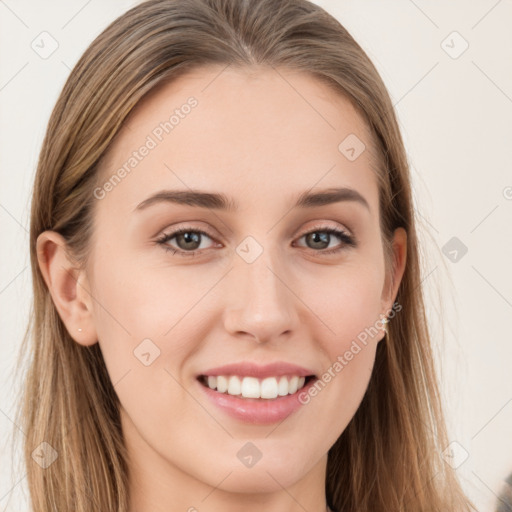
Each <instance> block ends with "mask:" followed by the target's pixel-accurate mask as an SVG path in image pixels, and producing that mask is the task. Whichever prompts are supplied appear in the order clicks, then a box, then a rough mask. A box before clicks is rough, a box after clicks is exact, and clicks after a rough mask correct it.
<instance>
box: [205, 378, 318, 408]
mask: <svg viewBox="0 0 512 512" xmlns="http://www.w3.org/2000/svg"><path fill="white" fill-rule="evenodd" d="M197 380H198V381H199V383H200V384H201V385H202V386H204V387H205V388H208V389H210V390H212V391H214V392H216V393H219V394H223V395H229V396H232V397H236V398H239V399H243V400H250V401H258V402H261V401H268V400H279V399H282V398H286V397H288V396H290V395H297V394H298V393H299V392H300V391H301V390H302V389H304V388H305V387H306V386H308V385H309V384H310V383H311V382H312V381H315V380H318V379H317V377H316V376H315V375H307V376H299V375H279V376H273V377H265V378H263V379H262V378H257V377H253V376H243V375H199V376H198V377H197Z"/></svg>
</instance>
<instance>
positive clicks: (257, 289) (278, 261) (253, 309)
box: [226, 236, 296, 341]
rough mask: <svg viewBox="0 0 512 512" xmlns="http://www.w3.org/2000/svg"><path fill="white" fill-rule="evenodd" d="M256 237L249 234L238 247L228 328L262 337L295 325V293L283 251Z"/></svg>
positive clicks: (227, 319) (271, 335)
mask: <svg viewBox="0 0 512 512" xmlns="http://www.w3.org/2000/svg"><path fill="white" fill-rule="evenodd" d="M270 238H271V237H268V236H267V237H266V239H265V240H266V242H267V246H266V247H265V246H264V245H263V244H260V243H259V242H258V241H257V240H256V239H255V238H253V237H247V238H246V239H244V240H243V241H242V242H241V243H240V244H239V245H238V247H237V248H236V252H237V254H236V255H235V259H234V268H233V270H232V271H231V272H230V277H229V279H230V285H229V291H228V294H229V295H230V300H229V301H228V302H229V306H228V311H227V317H226V328H227V329H228V330H229V331H231V332H232V333H233V334H234V333H236V332H245V333H249V334H251V335H253V336H254V337H256V338H257V339H258V340H259V341H264V340H265V339H270V338H273V337H277V336H279V335H281V334H282V333H284V332H287V331H289V330H292V329H294V328H295V317H296V312H295V310H294V300H295V297H294V294H293V293H292V292H291V291H290V289H289V288H288V286H287V284H286V281H287V274H288V273H287V272H286V270H285V263H284V260H283V258H282V256H283V255H282V254H280V253H279V252H278V251H277V252H276V251H273V250H272V249H271V247H270V242H269V240H270Z"/></svg>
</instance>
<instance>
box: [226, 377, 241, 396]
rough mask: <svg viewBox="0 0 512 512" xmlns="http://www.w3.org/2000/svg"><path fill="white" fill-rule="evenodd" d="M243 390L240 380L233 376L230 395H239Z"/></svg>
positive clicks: (229, 387)
mask: <svg viewBox="0 0 512 512" xmlns="http://www.w3.org/2000/svg"><path fill="white" fill-rule="evenodd" d="M241 390H242V384H241V382H240V379H239V378H238V377H236V376H235V375H233V376H232V377H229V385H228V395H239V394H240V393H241Z"/></svg>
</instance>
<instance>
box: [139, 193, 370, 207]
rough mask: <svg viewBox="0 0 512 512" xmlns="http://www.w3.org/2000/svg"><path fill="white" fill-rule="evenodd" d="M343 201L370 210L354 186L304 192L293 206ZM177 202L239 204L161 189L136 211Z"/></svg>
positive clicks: (213, 195) (222, 196) (221, 196)
mask: <svg viewBox="0 0 512 512" xmlns="http://www.w3.org/2000/svg"><path fill="white" fill-rule="evenodd" d="M343 201H354V202H356V203H359V204H361V205H363V206H364V207H365V208H367V209H368V210H369V211H370V205H369V204H368V201H367V200H366V199H365V198H364V197H363V196H362V195H361V194H360V193H359V192H358V191H357V190H354V189H352V188H347V187H341V188H328V189H325V190H320V191H318V192H310V191H306V192H303V193H302V194H301V195H300V196H299V198H298V199H297V201H296V203H295V205H294V206H293V208H314V207H318V206H324V205H327V204H333V203H339V202H343ZM162 202H163V203H175V204H183V205H187V206H195V207H199V208H209V209H212V210H222V211H227V212H236V211H237V210H238V204H237V202H236V201H234V200H233V199H231V198H229V197H228V196H226V195H225V194H222V193H214V192H203V191H200V190H160V191H158V192H156V193H155V194H152V195H151V196H149V197H148V198H147V199H145V200H144V201H142V202H141V203H139V204H138V205H137V206H136V207H135V209H134V211H140V210H144V209H146V208H148V207H149V206H151V205H154V204H158V203H162Z"/></svg>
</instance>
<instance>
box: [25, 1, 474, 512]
mask: <svg viewBox="0 0 512 512" xmlns="http://www.w3.org/2000/svg"><path fill="white" fill-rule="evenodd" d="M206 65H221V66H227V65H230V66H232V67H234V68H237V67H238V68H250V67H260V66H268V67H272V68H275V69H280V68H288V69H293V70H298V71H304V72H307V73H310V74H311V75H312V76H314V77H316V78H317V79H318V80H321V81H322V82H324V83H325V84H328V85H329V86H330V87H332V88H333V89H334V90H336V91H338V92H339V94H342V95H343V96H344V97H345V98H347V99H348V100H349V101H350V102H351V103H352V105H353V106H354V107H355V108H356V109H357V111H358V112H359V113H360V115H361V116H362V118H363V120H364V121H365V123H366V125H367V127H368V130H369V133H370V134H371V138H372V144H373V146H374V150H375V154H376V155H378V173H377V175H378V176H377V177H378V183H379V202H380V222H381V231H382V241H383V244H384V247H385V254H386V264H387V267H386V268H387V271H388V272H390V271H391V267H390V265H391V264H392V263H391V261H392V260H391V254H392V252H391V240H392V236H393V231H394V230H395V229H396V228H397V227H403V228H404V229H405V230H406V231H407V234H408V240H407V264H406V268H405V272H404V275H403V278H402V281H401V283H400V287H399V290H398V294H397V297H396V301H397V302H398V303H399V304H400V305H401V306H402V310H401V311H400V313H399V314H397V315H396V316H395V318H393V320H392V321H391V322H390V324H389V329H388V334H387V336H386V338H385V340H383V341H382V342H381V343H379V344H378V348H377V353H376V361H375V366H374V370H373V374H372V376H371V380H370V383H369V386H368V389H367V391H366V394H365V396H364V398H363V400H362V403H361V405H360V407H359V408H358V410H357V412H356V414H355V416H354V417H353V419H352V420H351V421H350V423H349V425H348V426H347V428H346V429H345V431H344V432H343V433H342V434H341V436H340V437H339V439H338V440H337V441H336V443H335V444H334V445H333V446H332V448H331V449H330V451H329V456H328V464H327V478H326V495H327V499H328V503H329V505H330V506H331V507H332V508H333V509H334V510H336V511H338V512H354V511H355V510H360V511H365V512H371V511H373V512H383V511H403V512H427V511H429V512H431V511H448V510H449V511H457V512H467V511H470V510H475V509H474V508H473V505H472V504H471V503H470V501H469V500H468V499H467V498H466V497H465V496H464V494H463V492H462V490H461V488H460V485H459V483H458V481H457V479H456V475H455V473H454V471H453V470H452V469H451V468H450V467H449V466H448V465H447V464H445V462H444V461H443V459H442V456H441V452H442V451H443V450H444V448H445V447H446V446H447V444H448V442H447V436H446V432H445V423H444V419H443V413H442V408H441V403H440V398H439V390H438V384H437V380H436V374H435V370H434V363H433V354H432V348H431V343H430V338H429V331H428V326H427V321H426V317H425V311H424V303H423V292H422V287H421V278H420V261H419V248H418V239H417V234H416V227H415V218H414V209H413V201H412V197H411V183H410V176H409V166H408V162H407V158H406V153H405V149H404V144H403V141H402V138H401V134H400V131H399V127H398V123H397V120H396V117H395V112H394V109H393V105H392V103H391V100H390V97H389V94H388V92H387V90H386V87H385V85H384V83H383V81H382V79H381V78H380V76H379V74H378V72H377V70H376V69H375V67H374V65H373V64H372V62H371V61H370V60H369V58H368V56H367V55H366V54H365V52H364V51H363V50H362V48H361V47H360V46H359V45H358V44H357V43H356V41H354V39H353V38H352V36H351V35H350V34H349V33H348V32H347V30H346V29H345V28H344V27H343V26H342V25H341V24H340V23H339V22H338V21H337V20H336V19H334V18H333V17H332V16H330V15H329V14H328V13H326V12H325V11H324V10H323V9H322V8H320V7H319V6H317V5H315V4H313V3H310V2H308V1H307V0H280V1H276V0H258V1H256V0H254V1H249V0H149V1H145V2H143V3H141V4H139V5H137V6H135V7H133V8H132V9H130V10H129V11H128V12H126V13H125V14H123V15H122V16H120V17H119V18H118V19H116V20H115V21H114V22H113V23H111V24H110V25H109V26H108V27H107V28H106V29H105V30H104V31H103V32H102V33H101V34H100V35H99V36H98V37H97V38H96V39H95V40H94V41H93V42H92V44H91V45H90V46H89V47H88V48H87V50H86V51H85V53H84V54H83V56H82V57H81V58H80V60H79V61H78V63H77V64H76V66H75V67H74V69H73V70H72V72H71V74H70V76H69V78H68V80H67V82H66V84H65V86H64V88H63V90H62V92H61V94H60V96H59V98H58V101H57V103H56V105H55V108H54V110H53V112H52V115H51V118H50V120H49V124H48V128H47V132H46V135H45V139H44V142H43V145H42V149H41V153H40V157H39V161H38V167H37V172H36V176H35V182H34V187H33V197H32V207H31V208H32V209H31V222H30V256H31V266H32V278H33V307H32V311H31V318H30V323H29V325H28V327H27V331H26V334H25V337H24V340H23V345H22V348H21V351H20V358H19V361H18V365H19V366H20V367H21V365H22V364H26V368H27V370H26V375H25V376H24V381H23V390H22V397H21V400H20V408H19V412H18V417H17V423H18V424H19V425H20V427H21V428H22V430H23V431H24V433H25V434H26V435H25V437H23V439H22V440H23V453H24V464H25V466H26V472H27V481H28V488H29V492H30V500H31V506H32V510H33V511H34V512H50V511H52V512H53V511H59V512H64V511H70V510H73V511H75V512H92V511H98V510H101V511H102V512H114V511H116V512H127V510H128V507H129V489H128V488H127V482H128V479H127V474H128V473H127V472H128V469H129V468H128V462H127V453H126V448H125V445H124V441H123V434H122V430H121V424H120V419H119V401H118V397H117V395H116V392H115V389H114V385H113V383H112V382H111V381H110V378H109V375H108V373H107V369H106V367H105V363H104V361H103V357H102V354H101V351H100V347H99V344H98V343H97V344H95V345H93V346H90V347H85V346H82V345H79V344H78V343H76V342H75V341H74V340H73V339H72V338H71V336H70V335H69V333H68V332H67V330H66V328H65V326H64V324H63V322H62V321H61V319H60V317H59V315H58V313H57V310H56V308H55V306H54V304H53V301H52V298H51V295H50V293H49V290H48V288H47V286H46V285H45V282H44V279H43V276H42V274H41V271H40V269H39V265H38V258H37V254H36V240H37V237H38V235H39V234H40V233H42V232H43V231H45V230H54V231H57V232H58V233H60V234H61V235H62V236H64V237H65V239H66V241H67V243H68V248H69V251H70V255H72V257H73V258H74V259H75V261H76V265H77V267H80V268H83V267H85V264H86V262H87V259H88V257H89V250H90V244H91V236H92V233H93V231H92V230H93V212H94V204H95V200H96V199H95V196H94V193H93V191H94V190H95V188H96V187H97V186H98V184H99V183H100V181H99V180H100V177H99V171H98V169H99V165H98V164H99V162H100V160H101V159H102V157H104V155H105V154H106V153H107V151H108V149H109V145H110V144H111V142H112V140H113V138H114V137H115V136H116V134H117V133H118V132H119V130H120V128H121V127H122V126H123V122H124V121H125V119H126V118H127V116H128V115H129V114H130V112H131V111H132V110H133V108H134V107H135V106H136V105H137V104H138V102H139V101H140V100H141V98H143V97H144V96H145V95H146V94H147V93H148V92H149V91H151V90H153V89H154V88H155V87H156V86H157V85H159V84H162V83H163V82H164V81H170V80H174V79H176V78H177V77H178V76H180V75H183V74H185V73H187V72H188V71H189V70H191V69H193V68H200V67H201V66H206ZM114 384H115V383H114ZM43 441H44V442H47V443H48V444H49V445H51V447H52V448H53V449H54V450H55V451H56V452H57V454H58V457H57V459H56V460H55V461H54V462H53V463H52V464H51V465H49V466H48V467H47V468H43V467H41V466H40V465H39V464H37V463H35V461H34V459H33V458H32V455H31V454H32V452H33V450H34V449H35V448H36V447H38V446H39V445H40V444H41V443H42V442H43Z"/></svg>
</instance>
